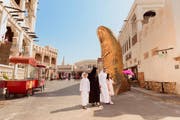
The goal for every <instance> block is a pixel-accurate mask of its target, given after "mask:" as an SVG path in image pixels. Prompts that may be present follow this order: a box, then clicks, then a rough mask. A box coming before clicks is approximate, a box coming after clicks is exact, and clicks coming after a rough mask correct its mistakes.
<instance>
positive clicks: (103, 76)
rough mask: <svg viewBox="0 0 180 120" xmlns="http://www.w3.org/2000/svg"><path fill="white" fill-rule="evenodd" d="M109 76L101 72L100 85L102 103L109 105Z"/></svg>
mask: <svg viewBox="0 0 180 120" xmlns="http://www.w3.org/2000/svg"><path fill="white" fill-rule="evenodd" d="M106 77H107V74H106V73H104V72H103V71H101V72H100V73H99V84H100V86H101V95H100V101H101V102H103V103H109V102H110V101H109V91H108V86H107V81H106Z"/></svg>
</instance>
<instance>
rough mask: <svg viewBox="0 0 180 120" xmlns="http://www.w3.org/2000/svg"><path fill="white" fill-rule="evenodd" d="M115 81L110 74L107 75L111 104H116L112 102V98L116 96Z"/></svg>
mask: <svg viewBox="0 0 180 120" xmlns="http://www.w3.org/2000/svg"><path fill="white" fill-rule="evenodd" d="M113 84H114V81H113V80H112V77H111V76H110V74H109V73H108V74H107V86H108V91H109V103H110V104H114V103H113V102H112V99H111V98H112V96H114V88H113Z"/></svg>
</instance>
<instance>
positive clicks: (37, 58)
mask: <svg viewBox="0 0 180 120" xmlns="http://www.w3.org/2000/svg"><path fill="white" fill-rule="evenodd" d="M35 59H36V60H37V61H38V63H41V60H42V55H41V54H39V53H36V55H35Z"/></svg>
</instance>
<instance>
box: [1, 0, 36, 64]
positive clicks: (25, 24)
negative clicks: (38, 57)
mask: <svg viewBox="0 0 180 120" xmlns="http://www.w3.org/2000/svg"><path fill="white" fill-rule="evenodd" d="M37 5H38V0H3V1H2V0H1V1H0V64H6V65H8V64H9V57H11V56H20V55H21V56H27V57H32V56H33V53H32V50H33V40H34V38H36V37H37V36H36V34H35V32H34V30H35V23H36V12H37ZM3 31H5V33H3Z"/></svg>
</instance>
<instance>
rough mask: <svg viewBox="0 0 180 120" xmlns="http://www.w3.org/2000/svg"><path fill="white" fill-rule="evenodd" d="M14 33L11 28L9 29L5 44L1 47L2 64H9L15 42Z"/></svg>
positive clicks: (0, 60) (0, 57) (0, 61)
mask: <svg viewBox="0 0 180 120" xmlns="http://www.w3.org/2000/svg"><path fill="white" fill-rule="evenodd" d="M13 37H14V32H13V31H12V29H11V27H9V26H8V27H7V32H6V33H5V42H4V43H3V44H1V45H0V51H3V52H0V64H5V65H8V64H9V56H10V54H11V47H12V42H13Z"/></svg>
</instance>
